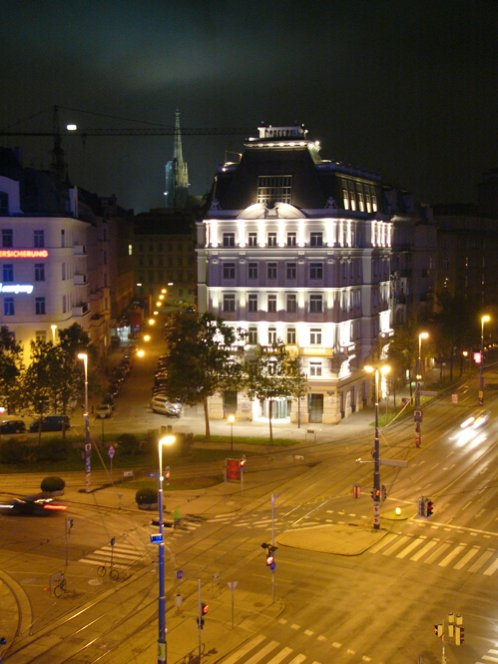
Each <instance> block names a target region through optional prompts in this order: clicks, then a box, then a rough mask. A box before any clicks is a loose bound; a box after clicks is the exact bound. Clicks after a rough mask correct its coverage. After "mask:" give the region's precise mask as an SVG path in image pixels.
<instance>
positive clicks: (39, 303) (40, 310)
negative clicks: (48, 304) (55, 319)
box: [35, 297, 45, 316]
mask: <svg viewBox="0 0 498 664" xmlns="http://www.w3.org/2000/svg"><path fill="white" fill-rule="evenodd" d="M35 314H36V315H37V316H43V315H44V314H45V298H44V297H35Z"/></svg>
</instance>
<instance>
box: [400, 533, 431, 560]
mask: <svg viewBox="0 0 498 664" xmlns="http://www.w3.org/2000/svg"><path fill="white" fill-rule="evenodd" d="M424 541H425V537H417V539H415V540H413V542H412V543H411V544H409V545H408V546H405V548H404V549H403V551H400V552H399V553H398V554H397V555H396V558H405V557H406V556H407V555H408V554H409V553H410V552H411V551H413V549H416V548H417V546H418V545H419V544H420V543H421V542H424Z"/></svg>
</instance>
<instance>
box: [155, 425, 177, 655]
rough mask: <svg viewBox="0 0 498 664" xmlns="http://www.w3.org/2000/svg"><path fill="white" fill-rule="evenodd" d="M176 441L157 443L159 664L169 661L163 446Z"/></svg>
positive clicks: (162, 439) (168, 440)
mask: <svg viewBox="0 0 498 664" xmlns="http://www.w3.org/2000/svg"><path fill="white" fill-rule="evenodd" d="M175 441H176V438H175V436H172V435H169V436H163V437H162V438H160V439H159V441H158V443H157V452H158V457H159V474H158V489H157V505H158V509H159V535H160V537H159V603H158V607H157V610H158V624H159V634H158V639H157V661H158V664H166V662H167V661H168V648H167V643H166V589H165V574H164V523H163V480H164V477H163V447H169V446H170V445H173V444H174V443H175Z"/></svg>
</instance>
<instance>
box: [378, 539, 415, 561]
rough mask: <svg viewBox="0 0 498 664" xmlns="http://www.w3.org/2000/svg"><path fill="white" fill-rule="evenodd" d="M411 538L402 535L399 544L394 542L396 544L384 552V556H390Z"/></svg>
mask: <svg viewBox="0 0 498 664" xmlns="http://www.w3.org/2000/svg"><path fill="white" fill-rule="evenodd" d="M409 539H410V538H409V537H408V535H402V536H401V537H400V538H399V539H398V541H397V542H394V544H391V546H390V547H388V548H387V549H386V550H385V551H382V555H383V556H389V555H391V553H394V551H396V549H399V548H400V547H401V546H403V544H404V543H405V542H407V541H408V540H409Z"/></svg>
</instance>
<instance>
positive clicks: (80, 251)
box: [73, 244, 86, 256]
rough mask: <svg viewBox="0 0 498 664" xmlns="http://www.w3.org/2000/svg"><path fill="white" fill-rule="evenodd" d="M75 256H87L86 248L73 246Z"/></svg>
mask: <svg viewBox="0 0 498 664" xmlns="http://www.w3.org/2000/svg"><path fill="white" fill-rule="evenodd" d="M73 254H74V255H75V256H86V246H85V245H84V244H75V245H74V246H73Z"/></svg>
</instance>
